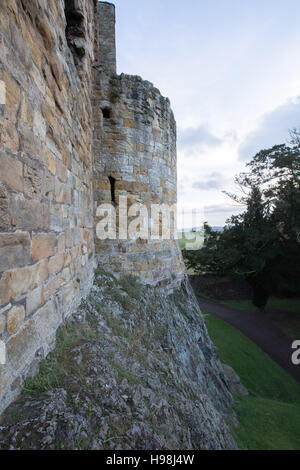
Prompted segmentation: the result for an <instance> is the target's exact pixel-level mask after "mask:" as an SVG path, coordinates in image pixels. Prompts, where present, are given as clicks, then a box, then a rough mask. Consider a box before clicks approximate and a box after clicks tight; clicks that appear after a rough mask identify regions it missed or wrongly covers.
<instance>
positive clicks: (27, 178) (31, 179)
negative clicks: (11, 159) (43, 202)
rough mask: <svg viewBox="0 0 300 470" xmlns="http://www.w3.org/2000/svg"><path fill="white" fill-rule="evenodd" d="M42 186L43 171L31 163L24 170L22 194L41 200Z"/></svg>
mask: <svg viewBox="0 0 300 470" xmlns="http://www.w3.org/2000/svg"><path fill="white" fill-rule="evenodd" d="M42 184H43V170H42V169H41V167H40V166H39V165H38V164H37V163H35V162H32V163H31V164H30V165H25V168H24V192H25V194H26V195H27V196H29V197H30V198H32V199H38V200H40V198H41V192H42Z"/></svg>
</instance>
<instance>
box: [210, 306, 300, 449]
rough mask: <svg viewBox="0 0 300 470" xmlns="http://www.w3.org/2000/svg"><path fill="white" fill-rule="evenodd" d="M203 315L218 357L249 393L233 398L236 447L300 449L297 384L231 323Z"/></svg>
mask: <svg viewBox="0 0 300 470" xmlns="http://www.w3.org/2000/svg"><path fill="white" fill-rule="evenodd" d="M205 316H206V323H207V327H208V331H209V334H210V337H211V338H212V340H213V342H214V344H215V345H216V347H217V349H218V353H219V356H220V359H221V361H222V362H223V363H226V364H229V365H230V366H231V367H233V369H234V370H235V371H236V372H237V374H238V375H239V376H240V378H241V380H242V382H243V384H244V385H245V386H246V387H247V389H248V391H249V393H250V395H249V396H248V397H237V398H236V412H237V416H238V419H239V422H240V426H239V427H238V428H236V429H233V430H232V431H233V434H234V437H235V439H236V441H237V443H238V445H239V447H240V448H241V449H253V450H261V449H278V450H282V449H283V450H284V449H298V450H300V385H299V384H298V383H297V382H296V381H295V380H294V379H293V378H292V377H290V375H289V374H287V373H286V372H285V371H284V370H283V369H282V368H281V367H279V366H278V365H277V364H276V363H275V362H274V361H273V360H272V359H271V358H270V357H269V356H268V355H267V354H265V353H264V352H263V351H262V350H261V349H260V348H259V347H258V346H256V345H255V344H254V343H253V342H252V341H251V340H249V339H248V338H247V337H246V336H244V335H243V334H242V333H240V332H239V331H238V330H236V329H235V328H234V327H232V326H230V325H228V324H227V323H225V322H224V321H222V320H221V319H219V318H216V317H214V316H212V315H208V314H206V315H205Z"/></svg>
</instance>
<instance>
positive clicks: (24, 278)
mask: <svg viewBox="0 0 300 470" xmlns="http://www.w3.org/2000/svg"><path fill="white" fill-rule="evenodd" d="M46 279H48V262H47V260H43V261H40V262H39V263H37V264H35V265H33V266H28V267H26V268H20V269H15V270H13V271H6V272H5V273H4V274H3V275H2V278H1V280H0V305H5V304H7V303H8V302H9V301H10V300H11V299H17V298H19V297H20V296H21V295H22V294H25V293H26V292H27V291H29V290H32V289H33V288H34V287H35V286H37V285H40V284H42V283H43V282H44V281H46Z"/></svg>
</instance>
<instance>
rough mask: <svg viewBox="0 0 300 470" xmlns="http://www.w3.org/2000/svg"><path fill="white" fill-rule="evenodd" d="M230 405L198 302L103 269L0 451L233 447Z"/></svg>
mask: <svg viewBox="0 0 300 470" xmlns="http://www.w3.org/2000/svg"><path fill="white" fill-rule="evenodd" d="M232 405H233V398H232V395H231V393H230V391H229V389H228V384H227V381H226V379H225V377H224V375H223V373H222V371H221V366H220V363H219V360H218V357H217V354H216V351H215V348H214V346H213V344H212V343H211V341H210V339H209V337H208V334H207V330H206V327H205V323H204V320H203V317H202V315H201V312H200V310H199V307H198V304H197V302H196V300H195V297H194V294H193V292H192V290H191V288H190V286H189V283H188V281H185V282H184V283H183V284H182V286H181V288H179V289H177V290H176V291H175V292H174V293H173V294H171V295H168V296H166V294H165V292H163V290H162V289H160V288H153V287H146V286H143V285H141V284H139V282H138V281H137V280H136V279H135V278H134V277H132V276H127V277H124V278H122V279H121V281H117V280H116V279H115V278H114V276H112V275H110V274H107V273H105V272H101V270H99V269H98V271H97V274H96V281H95V284H94V286H93V289H92V292H91V294H90V296H89V298H88V299H87V300H86V301H83V302H82V304H81V306H80V308H79V309H78V310H77V312H76V313H75V314H74V315H73V316H72V319H71V320H70V321H69V322H68V323H66V324H65V325H64V326H63V327H62V328H61V329H60V330H59V332H58V335H57V343H56V348H55V349H54V350H53V352H52V353H51V354H50V356H49V357H48V358H47V359H45V360H44V361H43V362H42V363H41V365H40V370H39V372H38V374H37V375H36V376H34V377H33V378H30V379H28V380H27V382H26V384H25V388H24V390H23V393H22V395H21V396H20V398H19V399H18V400H17V401H16V402H15V403H14V404H12V405H10V407H9V408H8V409H7V410H6V411H5V413H4V414H3V416H2V418H1V422H0V448H1V449H97V450H103V449H109V450H114V449H115V450H116V449H124V450H132V449H135V450H139V449H157V450H174V449H178V450H181V449H188V450H193V449H235V448H236V444H235V442H234V440H233V438H232V436H231V434H230V430H229V428H228V426H227V424H226V417H229V416H230V414H231V413H232Z"/></svg>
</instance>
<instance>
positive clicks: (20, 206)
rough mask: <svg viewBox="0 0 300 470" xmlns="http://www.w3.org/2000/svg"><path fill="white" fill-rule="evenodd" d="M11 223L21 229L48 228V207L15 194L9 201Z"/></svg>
mask: <svg viewBox="0 0 300 470" xmlns="http://www.w3.org/2000/svg"><path fill="white" fill-rule="evenodd" d="M11 213H12V224H13V226H15V227H16V228H18V229H23V230H48V229H49V223H50V220H49V207H48V206H47V205H46V204H42V203H40V202H38V201H35V200H27V199H25V198H23V197H21V196H20V197H19V196H16V197H14V198H13V199H12V202H11Z"/></svg>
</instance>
